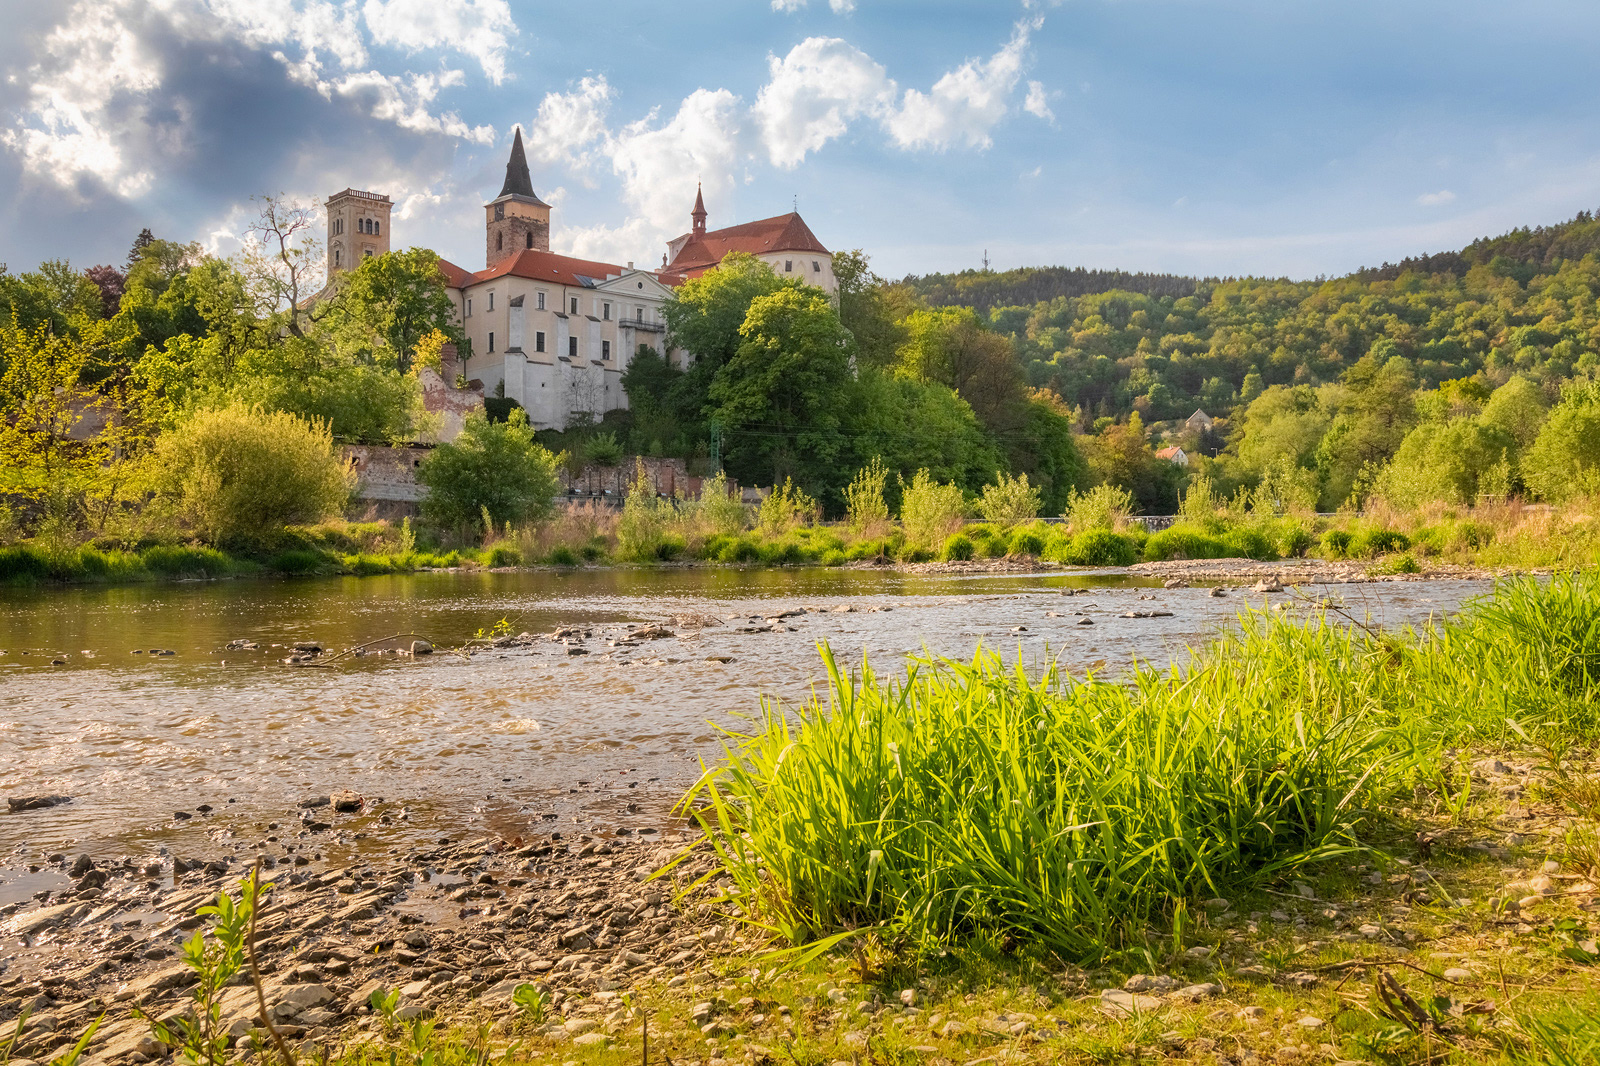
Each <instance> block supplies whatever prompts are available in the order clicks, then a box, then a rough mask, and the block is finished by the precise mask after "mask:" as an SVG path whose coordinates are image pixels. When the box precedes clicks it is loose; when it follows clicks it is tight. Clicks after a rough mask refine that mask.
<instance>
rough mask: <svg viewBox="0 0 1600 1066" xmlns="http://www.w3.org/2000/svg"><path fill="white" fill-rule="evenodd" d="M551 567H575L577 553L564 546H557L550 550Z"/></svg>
mask: <svg viewBox="0 0 1600 1066" xmlns="http://www.w3.org/2000/svg"><path fill="white" fill-rule="evenodd" d="M550 565H551V566H577V565H578V553H577V552H575V551H573V550H572V549H571V548H569V547H567V546H566V545H565V544H558V545H556V546H555V547H554V548H551V549H550Z"/></svg>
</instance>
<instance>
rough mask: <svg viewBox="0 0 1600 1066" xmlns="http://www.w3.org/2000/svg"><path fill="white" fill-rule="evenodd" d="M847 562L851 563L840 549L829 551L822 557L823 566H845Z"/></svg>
mask: <svg viewBox="0 0 1600 1066" xmlns="http://www.w3.org/2000/svg"><path fill="white" fill-rule="evenodd" d="M847 562H849V559H847V558H846V557H845V554H844V552H842V551H840V550H839V549H838V548H832V549H829V550H828V551H826V552H824V553H823V556H822V565H823V566H843V565H844V564H845V563H847Z"/></svg>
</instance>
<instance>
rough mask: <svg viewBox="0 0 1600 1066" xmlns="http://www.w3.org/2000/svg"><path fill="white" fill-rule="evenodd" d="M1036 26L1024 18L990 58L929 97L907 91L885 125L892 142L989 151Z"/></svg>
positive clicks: (965, 67)
mask: <svg viewBox="0 0 1600 1066" xmlns="http://www.w3.org/2000/svg"><path fill="white" fill-rule="evenodd" d="M1040 25H1041V21H1040V20H1039V19H1037V18H1035V19H1025V20H1023V21H1021V22H1019V23H1017V25H1016V29H1015V31H1014V32H1013V33H1012V35H1011V40H1010V41H1008V42H1006V44H1005V46H1004V47H1002V48H1001V49H1000V50H999V51H998V52H996V53H995V54H994V55H992V56H990V57H989V58H988V59H984V60H978V59H969V60H968V61H967V62H965V63H963V64H962V65H961V66H959V67H957V68H956V69H955V70H952V71H950V72H949V73H948V74H946V75H944V77H942V78H940V79H939V80H938V81H936V82H934V83H933V88H932V89H931V90H930V91H928V92H927V93H923V92H919V91H918V90H916V89H908V90H906V94H905V99H904V100H903V101H902V102H901V104H900V107H899V108H898V110H897V111H896V112H895V113H894V114H892V115H890V116H889V118H888V120H887V121H886V122H885V123H884V125H885V127H886V128H887V129H888V131H889V133H890V135H891V136H892V137H894V139H895V142H896V143H897V144H899V145H900V146H901V147H902V148H934V149H944V148H948V147H950V146H951V145H952V144H955V143H957V142H964V143H965V144H967V145H970V146H971V147H974V148H987V147H989V146H990V145H991V144H992V143H993V141H992V139H991V138H990V136H989V131H990V130H992V129H994V127H995V126H996V125H997V124H998V123H999V122H1000V120H1001V119H1002V118H1004V117H1005V114H1006V109H1007V107H1008V106H1009V102H1010V98H1011V93H1012V90H1014V89H1015V88H1016V87H1017V82H1018V81H1020V80H1021V78H1022V68H1023V61H1024V58H1025V57H1026V55H1027V50H1028V39H1029V37H1030V35H1031V34H1032V33H1033V31H1034V30H1036V29H1038V28H1039V26H1040Z"/></svg>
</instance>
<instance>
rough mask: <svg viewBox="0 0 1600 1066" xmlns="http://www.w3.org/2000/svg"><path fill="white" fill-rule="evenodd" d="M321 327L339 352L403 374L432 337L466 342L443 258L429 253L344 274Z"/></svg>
mask: <svg viewBox="0 0 1600 1066" xmlns="http://www.w3.org/2000/svg"><path fill="white" fill-rule="evenodd" d="M321 325H322V327H323V329H325V330H326V331H327V332H328V333H329V334H330V335H331V336H333V337H334V338H336V343H338V344H339V346H340V347H341V348H344V349H346V350H350V351H355V350H365V351H366V352H367V353H368V354H367V356H366V361H368V362H371V363H374V364H376V365H380V366H389V367H394V368H395V369H397V370H399V371H400V372H401V373H407V372H409V371H410V369H411V364H412V360H413V359H414V357H415V355H416V351H417V345H418V344H420V343H421V341H422V339H423V338H424V337H426V336H428V335H429V334H431V333H435V332H437V333H443V334H444V335H445V336H446V337H448V338H449V339H450V340H452V341H456V342H457V343H459V342H460V341H461V340H462V339H463V338H462V336H461V331H460V329H459V328H458V327H457V326H456V312H455V302H454V301H453V300H451V299H450V293H449V291H448V289H447V288H446V286H445V277H444V273H443V272H442V271H441V270H440V269H439V256H438V254H437V253H435V252H433V251H431V250H430V249H427V248H411V249H408V250H407V251H404V252H386V253H384V254H383V255H375V256H370V257H368V258H366V259H363V260H362V261H361V262H360V263H359V264H358V265H357V266H356V267H355V269H353V270H349V271H346V272H345V273H344V274H342V275H340V276H339V279H338V283H337V291H336V292H335V295H334V296H333V298H332V299H331V300H328V301H327V307H326V308H325V309H324V310H323V312H322V314H321Z"/></svg>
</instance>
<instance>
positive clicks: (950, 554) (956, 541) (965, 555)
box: [940, 533, 972, 563]
mask: <svg viewBox="0 0 1600 1066" xmlns="http://www.w3.org/2000/svg"><path fill="white" fill-rule="evenodd" d="M940 557H941V558H943V559H945V560H948V561H951V562H962V563H964V562H966V561H967V560H968V559H971V558H972V541H971V540H970V539H968V538H967V537H965V536H963V535H962V534H960V533H952V534H950V536H949V538H948V539H946V540H945V542H944V551H942V552H941V553H940Z"/></svg>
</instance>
